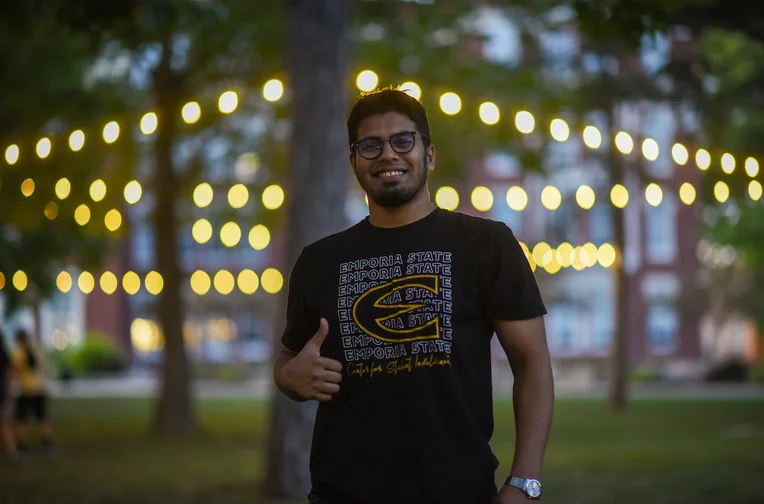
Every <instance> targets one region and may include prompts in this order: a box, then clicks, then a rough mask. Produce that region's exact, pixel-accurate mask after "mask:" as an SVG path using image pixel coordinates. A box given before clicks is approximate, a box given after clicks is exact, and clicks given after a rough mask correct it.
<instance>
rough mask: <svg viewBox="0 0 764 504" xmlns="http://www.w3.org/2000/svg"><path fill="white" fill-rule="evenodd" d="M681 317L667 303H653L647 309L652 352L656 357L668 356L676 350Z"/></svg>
mask: <svg viewBox="0 0 764 504" xmlns="http://www.w3.org/2000/svg"><path fill="white" fill-rule="evenodd" d="M678 328H679V317H678V315H677V313H676V309H674V307H673V306H671V305H669V304H666V303H651V304H650V306H649V307H648V309H647V332H648V335H649V338H650V351H651V353H653V354H654V355H667V354H670V353H672V352H673V351H674V350H675V349H676V333H677V330H678Z"/></svg>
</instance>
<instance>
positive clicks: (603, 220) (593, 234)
mask: <svg viewBox="0 0 764 504" xmlns="http://www.w3.org/2000/svg"><path fill="white" fill-rule="evenodd" d="M612 240H613V222H612V219H611V216H610V208H609V207H608V206H607V205H604V204H598V205H594V207H592V209H591V210H590V211H589V241H591V242H593V243H594V244H595V245H602V244H603V243H607V242H611V241H612Z"/></svg>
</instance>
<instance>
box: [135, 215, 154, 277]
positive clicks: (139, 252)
mask: <svg viewBox="0 0 764 504" xmlns="http://www.w3.org/2000/svg"><path fill="white" fill-rule="evenodd" d="M132 249H133V250H132V254H133V262H134V267H135V268H137V269H140V270H144V271H148V270H150V269H151V268H152V267H153V264H154V229H153V228H152V227H151V226H150V225H148V224H147V223H146V222H142V221H139V222H136V223H135V227H134V228H133V240H132Z"/></svg>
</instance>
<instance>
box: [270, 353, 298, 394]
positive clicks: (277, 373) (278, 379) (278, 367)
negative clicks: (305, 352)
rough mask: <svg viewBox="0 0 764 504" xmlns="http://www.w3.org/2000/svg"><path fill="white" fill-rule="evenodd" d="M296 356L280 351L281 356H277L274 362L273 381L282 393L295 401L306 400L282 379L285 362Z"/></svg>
mask: <svg viewBox="0 0 764 504" xmlns="http://www.w3.org/2000/svg"><path fill="white" fill-rule="evenodd" d="M292 358H294V355H292V354H290V353H287V352H283V351H282V352H279V356H278V357H277V358H276V362H274V364H273V381H274V382H275V383H276V387H277V388H278V389H279V390H280V391H281V393H282V394H284V395H285V396H287V397H288V398H290V399H291V400H293V401H297V402H304V401H305V398H304V397H302V396H301V395H299V394H297V393H296V392H295V391H294V390H292V389H290V388H289V387H287V386H286V385H284V382H283V380H282V369H283V367H284V364H286V363H287V362H289V361H290V360H292Z"/></svg>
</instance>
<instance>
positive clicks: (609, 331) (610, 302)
mask: <svg viewBox="0 0 764 504" xmlns="http://www.w3.org/2000/svg"><path fill="white" fill-rule="evenodd" d="M609 290H610V289H605V290H599V291H598V293H597V295H595V296H593V298H592V306H591V311H592V325H593V328H592V331H593V334H594V341H593V346H594V351H595V352H597V353H603V352H607V351H608V349H609V348H610V344H611V342H612V341H613V334H614V332H615V331H614V326H615V299H614V298H613V296H612V295H611V293H610V292H609Z"/></svg>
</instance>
